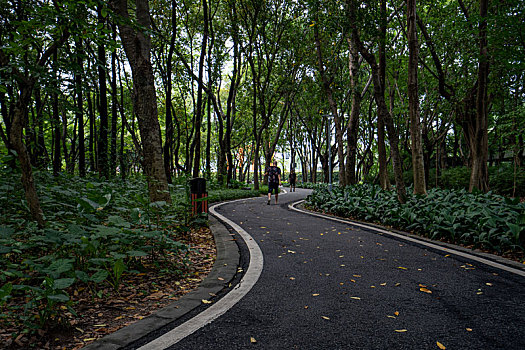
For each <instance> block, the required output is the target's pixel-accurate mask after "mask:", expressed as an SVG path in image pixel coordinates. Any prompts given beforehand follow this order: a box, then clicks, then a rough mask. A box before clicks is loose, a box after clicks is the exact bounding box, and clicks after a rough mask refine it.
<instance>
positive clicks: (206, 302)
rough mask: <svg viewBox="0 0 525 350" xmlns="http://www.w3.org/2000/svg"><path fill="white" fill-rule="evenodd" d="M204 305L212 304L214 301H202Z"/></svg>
mask: <svg viewBox="0 0 525 350" xmlns="http://www.w3.org/2000/svg"><path fill="white" fill-rule="evenodd" d="M201 301H202V303H203V304H211V303H212V301H209V300H206V299H202V300H201Z"/></svg>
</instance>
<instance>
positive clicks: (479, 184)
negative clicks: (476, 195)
mask: <svg viewBox="0 0 525 350" xmlns="http://www.w3.org/2000/svg"><path fill="white" fill-rule="evenodd" d="M487 13H488V0H480V2H479V15H480V23H479V27H478V31H479V63H478V89H477V96H476V115H475V119H474V120H471V122H470V123H469V124H470V125H469V133H470V134H471V137H469V142H470V152H471V158H472V169H471V173H470V184H469V191H472V190H474V189H475V188H476V189H478V190H480V191H483V192H487V191H488V190H489V179H488V169H487V159H488V116H487V115H488V111H487V104H488V102H487V86H488V76H489V52H488V41H487ZM473 117H474V116H473Z"/></svg>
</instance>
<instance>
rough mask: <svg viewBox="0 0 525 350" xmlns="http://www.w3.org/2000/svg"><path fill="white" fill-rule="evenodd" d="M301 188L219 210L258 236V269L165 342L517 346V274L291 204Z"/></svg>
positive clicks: (524, 321) (522, 314)
mask: <svg viewBox="0 0 525 350" xmlns="http://www.w3.org/2000/svg"><path fill="white" fill-rule="evenodd" d="M306 193H307V192H306V191H305V190H298V191H297V192H295V193H289V194H286V195H282V196H281V198H280V200H281V201H280V203H279V205H275V204H274V203H273V199H272V205H270V206H268V205H266V200H265V199H264V198H256V199H248V200H242V201H237V202H234V203H230V204H225V205H223V206H221V207H220V208H219V209H218V210H217V212H219V213H220V214H221V215H223V216H225V217H227V218H229V219H231V220H232V221H233V222H235V223H237V224H238V225H240V226H241V227H242V228H243V229H244V230H245V231H247V232H248V233H249V234H250V235H252V236H253V237H254V239H255V240H256V242H257V243H258V244H259V246H260V248H261V250H262V252H263V255H264V268H263V271H262V274H261V276H260V278H259V280H258V282H257V283H256V284H255V286H254V287H253V288H252V289H251V291H250V292H249V293H248V294H247V295H246V296H245V297H244V298H243V299H242V300H240V301H239V302H238V303H237V304H236V305H235V306H234V307H233V308H232V309H230V310H229V311H227V312H226V313H225V314H224V315H222V316H221V317H220V318H219V319H217V320H215V321H214V322H212V323H211V324H208V325H207V326H205V327H203V328H201V329H200V330H198V331H197V332H195V333H194V334H192V335H191V336H188V337H187V338H185V339H183V340H181V341H180V342H178V343H177V344H175V345H174V346H172V347H171V348H170V349H184V350H188V349H250V348H260V349H439V345H443V346H445V347H446V348H447V349H476V350H479V349H525V336H524V335H525V278H524V277H521V276H518V275H515V274H513V273H509V272H506V271H502V270H498V269H495V268H492V267H487V266H485V265H484V264H480V263H475V262H473V261H469V260H467V259H465V258H460V257H456V256H454V255H452V254H451V255H448V254H446V253H444V252H441V251H432V250H429V249H428V248H427V249H425V248H424V247H422V246H420V245H417V244H413V243H409V242H405V241H402V240H397V239H393V238H390V237H387V236H383V235H380V234H377V233H374V232H372V231H366V230H363V229H360V228H358V227H353V226H351V225H348V224H344V223H338V222H333V221H330V220H326V219H322V218H318V217H312V216H309V215H306V214H303V213H298V212H294V211H290V210H289V209H288V204H290V203H292V202H295V201H297V200H299V199H301V198H304V197H305V195H306ZM447 255H448V256H447ZM251 338H253V339H251ZM253 340H255V341H256V342H255V343H253V342H252V341H253ZM438 342H439V343H440V344H438Z"/></svg>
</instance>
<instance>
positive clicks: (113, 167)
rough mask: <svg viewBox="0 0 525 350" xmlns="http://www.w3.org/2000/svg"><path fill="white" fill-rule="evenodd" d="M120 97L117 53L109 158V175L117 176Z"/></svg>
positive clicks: (113, 61) (114, 54) (114, 55)
mask: <svg viewBox="0 0 525 350" xmlns="http://www.w3.org/2000/svg"><path fill="white" fill-rule="evenodd" d="M111 27H112V31H113V40H116V36H117V28H116V25H115V24H113V25H112V26H111ZM117 110H118V96H117V52H116V50H113V52H111V135H110V140H111V145H110V156H109V174H110V175H111V176H112V177H114V176H116V175H117V119H118V113H117Z"/></svg>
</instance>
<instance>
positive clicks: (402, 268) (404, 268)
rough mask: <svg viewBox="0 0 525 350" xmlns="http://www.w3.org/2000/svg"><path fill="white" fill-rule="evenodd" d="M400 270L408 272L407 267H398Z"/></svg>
mask: <svg viewBox="0 0 525 350" xmlns="http://www.w3.org/2000/svg"><path fill="white" fill-rule="evenodd" d="M398 269H401V270H408V269H407V268H406V267H403V266H398Z"/></svg>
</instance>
